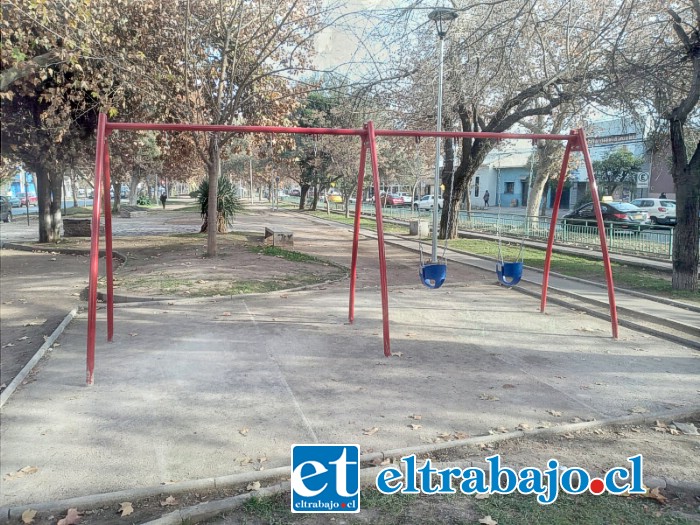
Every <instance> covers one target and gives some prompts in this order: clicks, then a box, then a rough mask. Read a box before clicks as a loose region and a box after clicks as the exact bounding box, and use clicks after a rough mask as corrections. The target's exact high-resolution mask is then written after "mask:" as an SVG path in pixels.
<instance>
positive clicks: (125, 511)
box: [117, 501, 134, 518]
mask: <svg viewBox="0 0 700 525" xmlns="http://www.w3.org/2000/svg"><path fill="white" fill-rule="evenodd" d="M117 512H119V513H121V515H122V518H123V517H124V516H128V515H129V514H133V513H134V507H133V506H132V505H131V502H130V501H123V502H122V503H120V504H119V510H118V511H117Z"/></svg>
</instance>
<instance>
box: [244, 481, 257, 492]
mask: <svg viewBox="0 0 700 525" xmlns="http://www.w3.org/2000/svg"><path fill="white" fill-rule="evenodd" d="M246 490H260V482H259V481H253V482H252V483H249V484H248V486H247V487H246Z"/></svg>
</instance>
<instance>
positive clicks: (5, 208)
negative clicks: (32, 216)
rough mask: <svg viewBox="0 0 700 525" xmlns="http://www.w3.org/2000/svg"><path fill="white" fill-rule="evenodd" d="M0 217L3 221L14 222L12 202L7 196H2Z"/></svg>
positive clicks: (0, 199)
mask: <svg viewBox="0 0 700 525" xmlns="http://www.w3.org/2000/svg"><path fill="white" fill-rule="evenodd" d="M0 219H2V222H12V204H11V203H10V199H8V198H7V197H0Z"/></svg>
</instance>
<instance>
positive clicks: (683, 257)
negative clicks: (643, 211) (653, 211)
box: [671, 120, 700, 291]
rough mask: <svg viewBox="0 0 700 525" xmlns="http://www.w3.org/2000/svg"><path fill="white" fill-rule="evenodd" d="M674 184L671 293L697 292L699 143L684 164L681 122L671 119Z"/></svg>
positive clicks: (699, 203) (699, 186)
mask: <svg viewBox="0 0 700 525" xmlns="http://www.w3.org/2000/svg"><path fill="white" fill-rule="evenodd" d="M671 149H672V151H673V182H674V184H675V185H676V221H677V222H676V227H675V228H674V231H673V277H672V286H673V289H674V290H691V291H697V290H698V256H699V255H700V254H699V253H698V252H699V248H698V237H699V233H700V232H699V231H698V209H699V207H700V143H698V145H697V147H696V149H695V152H694V155H693V157H692V159H691V161H690V163H687V162H686V159H687V156H686V152H685V141H684V138H683V122H681V121H680V120H671Z"/></svg>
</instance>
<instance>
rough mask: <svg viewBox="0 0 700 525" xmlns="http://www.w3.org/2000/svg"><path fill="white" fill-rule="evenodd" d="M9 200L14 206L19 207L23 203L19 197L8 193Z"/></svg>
mask: <svg viewBox="0 0 700 525" xmlns="http://www.w3.org/2000/svg"><path fill="white" fill-rule="evenodd" d="M7 200H8V201H10V206H12V207H13V208H19V207H20V205H21V201H20V200H19V197H15V196H14V195H8V196H7Z"/></svg>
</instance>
